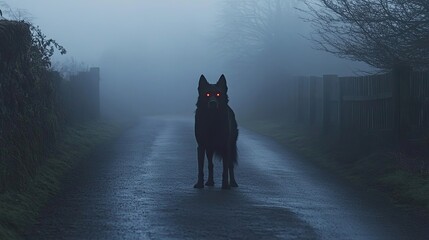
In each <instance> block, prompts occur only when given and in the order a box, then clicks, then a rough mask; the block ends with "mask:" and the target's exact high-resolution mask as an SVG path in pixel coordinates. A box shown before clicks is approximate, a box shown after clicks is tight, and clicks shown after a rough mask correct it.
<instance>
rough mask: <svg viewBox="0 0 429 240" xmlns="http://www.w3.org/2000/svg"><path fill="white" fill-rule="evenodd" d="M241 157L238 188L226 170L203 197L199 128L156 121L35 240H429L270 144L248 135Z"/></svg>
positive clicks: (48, 216)
mask: <svg viewBox="0 0 429 240" xmlns="http://www.w3.org/2000/svg"><path fill="white" fill-rule="evenodd" d="M238 149H239V166H238V167H237V168H236V178H237V182H238V184H239V187H238V188H236V189H235V188H234V189H231V190H222V189H221V188H220V187H221V175H222V174H221V164H220V162H218V161H216V162H215V172H214V175H215V187H205V188H204V189H194V188H193V185H194V183H195V182H196V180H197V160H196V142H195V139H194V132H193V121H192V119H186V118H179V117H152V118H146V119H144V120H142V122H141V124H139V125H138V126H137V127H135V128H133V129H130V130H129V131H127V132H126V133H125V134H124V135H123V136H122V137H121V138H120V139H119V140H117V141H116V142H115V143H114V144H112V145H109V146H105V147H104V148H103V149H99V151H97V153H95V154H94V155H93V156H92V158H91V159H89V161H88V162H87V163H85V164H82V166H80V167H79V168H78V169H77V170H76V171H75V172H73V174H71V176H70V177H69V178H68V183H67V184H66V186H67V187H66V190H65V191H64V192H63V193H61V194H60V195H59V196H58V197H57V198H56V199H54V200H53V201H52V202H51V203H50V204H49V207H48V208H47V209H46V210H45V211H44V212H43V214H42V216H41V217H40V219H39V222H38V223H37V224H36V225H35V226H34V227H33V229H32V231H31V232H30V233H29V234H28V235H27V238H28V239H389V240H391V239H428V238H426V237H427V236H429V235H428V234H429V222H427V220H425V219H419V218H415V217H413V216H409V215H407V214H406V213H405V212H403V211H401V210H398V209H396V208H395V207H394V206H393V205H392V204H391V203H389V202H388V201H387V200H386V199H385V198H384V197H383V196H378V195H377V194H375V193H373V192H370V191H366V190H362V189H357V188H355V187H351V186H350V185H349V184H348V183H344V182H343V181H341V179H339V178H336V177H333V176H331V175H330V174H329V173H327V172H325V171H324V170H320V169H318V168H317V167H315V166H313V165H312V164H310V163H307V162H306V161H305V160H303V159H300V158H299V157H297V156H294V155H293V154H291V153H289V152H287V151H286V150H284V149H283V148H282V147H281V146H279V145H278V144H277V143H276V142H274V141H273V140H271V139H269V138H267V137H263V136H261V135H258V134H255V133H253V132H250V131H248V130H245V129H242V128H241V129H240V136H239V142H238ZM206 166H207V163H206ZM205 170H206V172H207V169H205ZM206 174H207V173H206Z"/></svg>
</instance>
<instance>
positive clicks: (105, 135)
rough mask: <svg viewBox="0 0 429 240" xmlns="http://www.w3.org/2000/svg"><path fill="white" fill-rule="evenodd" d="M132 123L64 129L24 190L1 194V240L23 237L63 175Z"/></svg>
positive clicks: (57, 186) (111, 123) (92, 124)
mask: <svg viewBox="0 0 429 240" xmlns="http://www.w3.org/2000/svg"><path fill="white" fill-rule="evenodd" d="M129 126H130V124H128V123H127V124H125V123H113V122H103V121H94V122H89V123H85V124H79V125H74V126H73V127H68V128H66V129H65V131H64V134H63V135H62V138H61V139H60V140H59V143H58V145H57V148H56V150H55V151H54V152H52V153H51V154H50V155H49V156H48V157H47V159H46V161H45V162H44V163H43V164H42V165H41V167H40V168H39V170H38V171H37V174H36V176H35V177H34V178H32V179H31V180H30V181H28V184H27V186H26V188H25V189H24V190H22V191H19V192H18V191H9V192H5V193H2V194H1V195H0V239H21V238H22V234H23V232H24V231H25V230H26V228H27V227H28V226H31V225H32V224H34V223H35V219H36V217H37V216H38V214H39V212H40V210H41V209H42V208H43V206H44V205H45V204H46V203H47V202H48V200H49V199H50V198H52V197H53V196H54V195H55V194H56V193H57V192H58V191H59V190H60V188H61V183H62V180H63V178H64V176H65V175H66V174H67V173H68V172H69V171H70V170H72V169H73V168H74V167H75V166H76V165H77V164H78V163H79V161H82V160H85V159H86V158H87V157H88V156H89V155H90V154H91V152H92V151H94V149H95V148H96V147H98V146H100V145H102V144H107V143H108V142H109V141H112V140H113V139H115V138H117V137H119V135H120V134H121V133H122V132H123V131H124V130H125V128H126V127H129Z"/></svg>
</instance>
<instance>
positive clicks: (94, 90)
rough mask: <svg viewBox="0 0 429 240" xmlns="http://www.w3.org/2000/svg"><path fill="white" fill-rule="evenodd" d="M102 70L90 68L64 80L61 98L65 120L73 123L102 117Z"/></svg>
mask: <svg viewBox="0 0 429 240" xmlns="http://www.w3.org/2000/svg"><path fill="white" fill-rule="evenodd" d="M99 85H100V68H90V70H89V71H87V72H79V73H78V74H76V75H73V76H70V80H64V81H63V82H62V84H61V86H60V87H61V89H60V94H59V96H60V98H61V101H62V103H63V107H64V108H63V114H64V115H65V119H66V120H67V121H71V122H81V121H85V120H91V119H97V118H98V117H99V116H100V87H99Z"/></svg>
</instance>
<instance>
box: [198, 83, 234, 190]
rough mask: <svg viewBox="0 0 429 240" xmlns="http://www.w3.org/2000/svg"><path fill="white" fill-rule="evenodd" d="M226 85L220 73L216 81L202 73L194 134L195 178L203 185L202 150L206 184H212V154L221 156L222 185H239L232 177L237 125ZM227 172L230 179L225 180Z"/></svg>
mask: <svg viewBox="0 0 429 240" xmlns="http://www.w3.org/2000/svg"><path fill="white" fill-rule="evenodd" d="M227 90H228V87H227V86H226V79H225V76H224V75H222V76H221V77H220V78H219V81H218V82H217V83H216V84H209V83H208V82H207V80H206V78H205V77H204V75H201V77H200V82H199V85H198V93H199V96H198V102H197V110H196V112H195V137H196V139H197V143H198V148H197V151H198V182H197V183H196V184H195V185H194V187H195V188H203V187H204V153H205V154H206V155H207V159H208V169H209V177H208V180H207V182H206V186H213V185H214V181H213V154H215V155H216V156H220V157H221V158H222V160H223V173H222V188H223V189H228V188H229V187H230V186H231V187H238V185H237V182H236V181H235V177H234V164H237V138H238V129H237V122H236V120H235V115H234V112H233V111H232V109H231V108H230V107H229V106H228V95H227ZM228 173H229V180H230V181H229V182H228Z"/></svg>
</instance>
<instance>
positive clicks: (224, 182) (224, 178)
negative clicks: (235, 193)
mask: <svg viewBox="0 0 429 240" xmlns="http://www.w3.org/2000/svg"><path fill="white" fill-rule="evenodd" d="M228 166H229V161H228V158H224V159H223V172H222V189H229V188H230V186H229V182H228Z"/></svg>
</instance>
